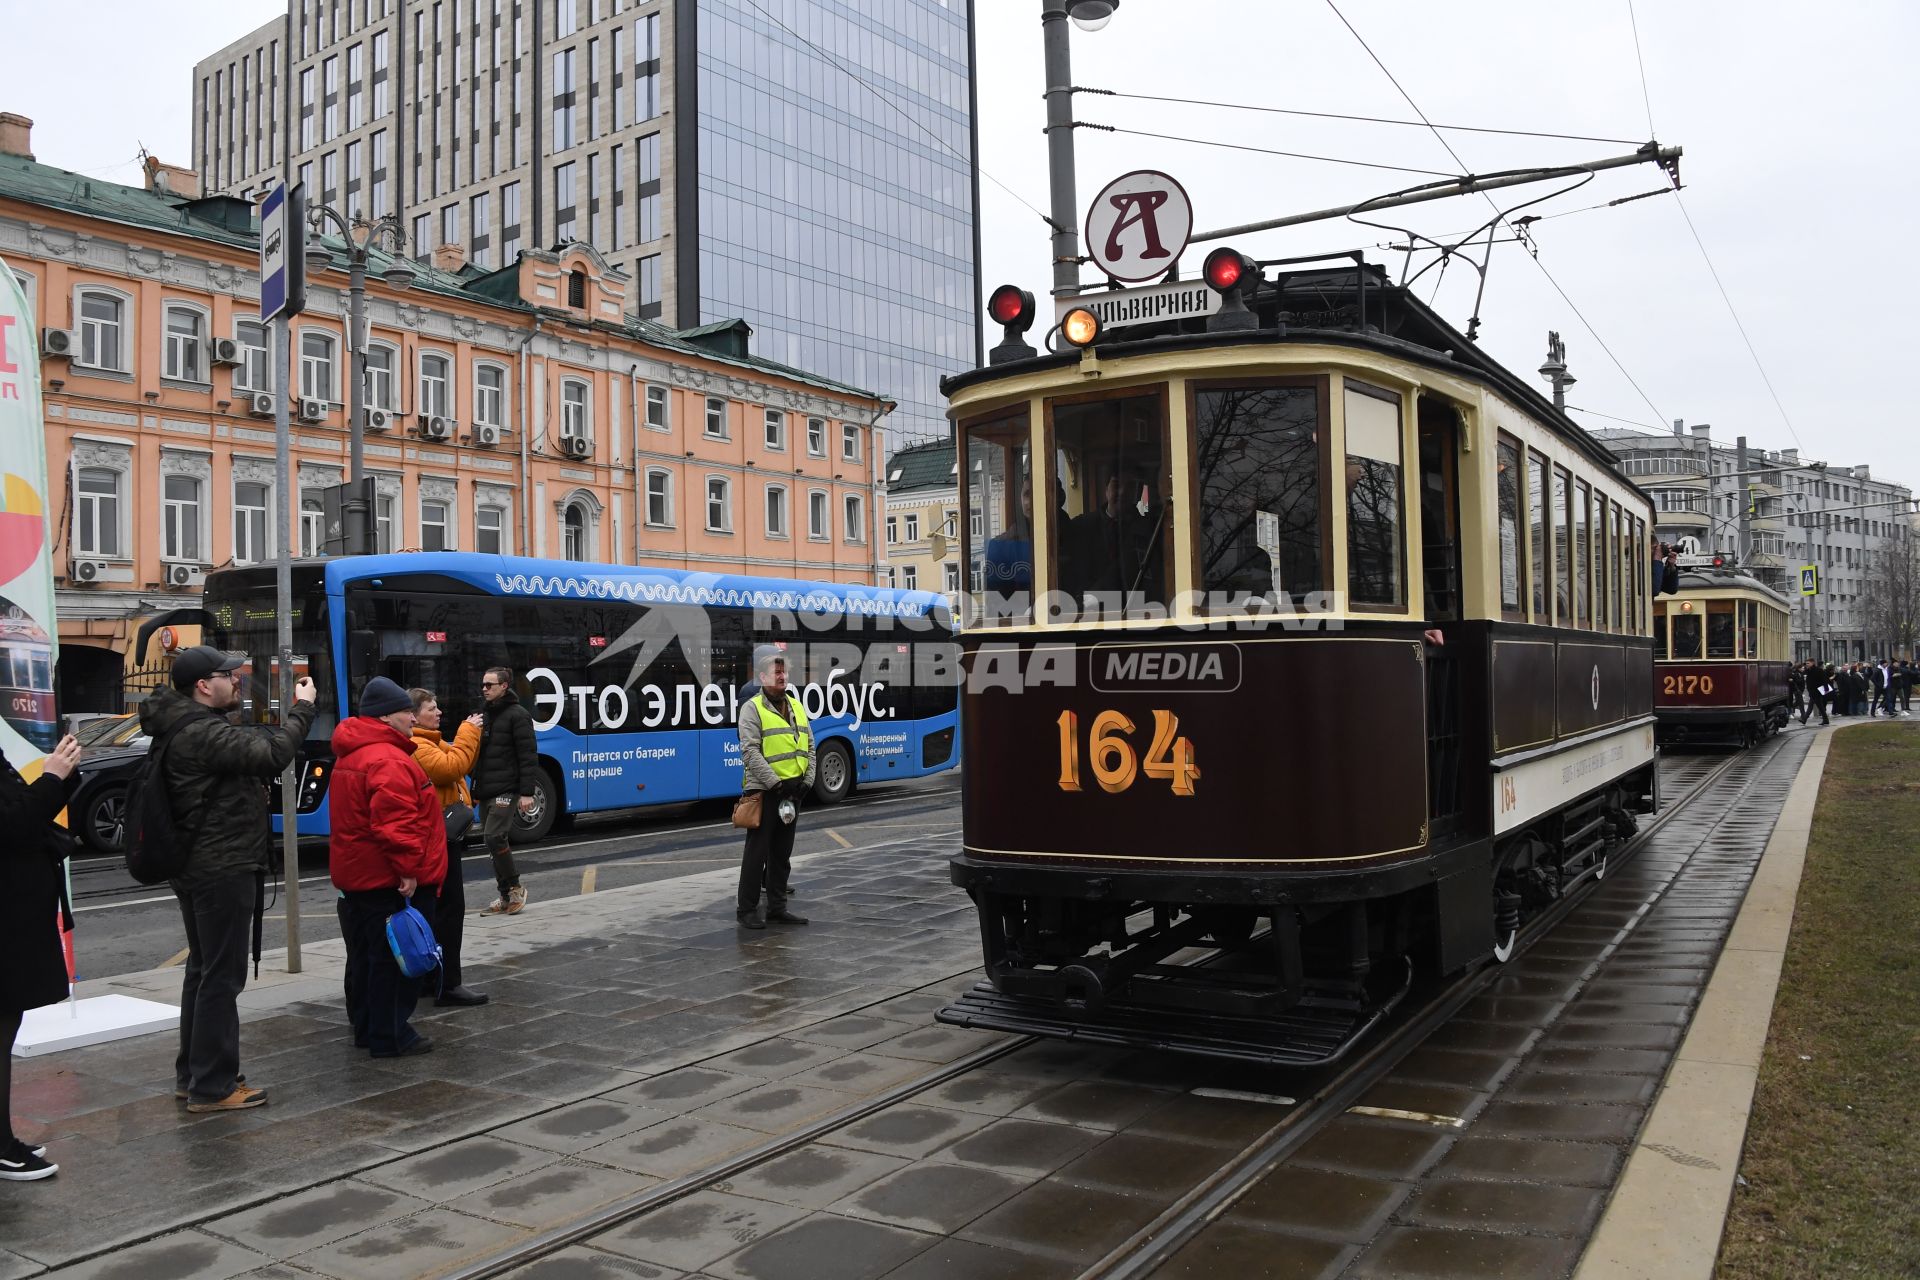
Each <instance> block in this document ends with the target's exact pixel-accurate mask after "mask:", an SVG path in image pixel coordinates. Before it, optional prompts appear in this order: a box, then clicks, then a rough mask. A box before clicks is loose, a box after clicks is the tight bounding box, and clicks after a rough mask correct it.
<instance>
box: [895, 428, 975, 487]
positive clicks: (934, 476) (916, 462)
mask: <svg viewBox="0 0 1920 1280" xmlns="http://www.w3.org/2000/svg"><path fill="white" fill-rule="evenodd" d="M959 483H960V479H959V477H958V476H956V475H954V473H953V442H952V441H950V440H935V441H933V442H931V443H929V444H913V445H908V446H907V447H906V448H904V449H899V450H896V451H895V452H894V455H893V456H892V457H891V458H888V459H887V492H888V493H890V494H894V493H910V492H912V491H913V490H915V489H951V488H953V487H954V486H956V485H958V484H959Z"/></svg>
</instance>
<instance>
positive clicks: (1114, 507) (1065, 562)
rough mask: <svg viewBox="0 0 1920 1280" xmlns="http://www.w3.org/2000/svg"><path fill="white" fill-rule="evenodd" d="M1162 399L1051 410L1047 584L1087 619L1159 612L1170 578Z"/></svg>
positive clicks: (1169, 485)
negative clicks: (1051, 509) (1051, 496)
mask: <svg viewBox="0 0 1920 1280" xmlns="http://www.w3.org/2000/svg"><path fill="white" fill-rule="evenodd" d="M1164 406H1165V400H1164V396H1163V394H1162V393H1161V392H1160V390H1159V389H1155V390H1154V391H1151V392H1149V393H1148V394H1146V395H1138V394H1134V395H1128V396H1123V397H1119V398H1115V399H1107V400H1095V401H1082V402H1080V403H1075V404H1055V405H1054V407H1053V430H1054V446H1055V452H1054V458H1053V460H1052V461H1053V465H1054V474H1053V475H1052V476H1050V477H1048V478H1047V480H1046V483H1045V487H1046V488H1049V489H1051V490H1052V491H1053V494H1054V501H1055V503H1056V504H1057V505H1056V509H1055V511H1054V517H1053V518H1054V536H1053V539H1052V561H1053V563H1052V565H1051V566H1050V567H1051V569H1052V570H1053V573H1052V578H1053V581H1054V582H1056V583H1058V584H1060V590H1062V591H1064V592H1066V593H1067V594H1068V595H1069V596H1071V597H1072V599H1073V602H1074V606H1075V608H1076V609H1077V610H1079V613H1080V616H1081V617H1083V618H1091V617H1093V616H1095V614H1101V615H1106V616H1116V617H1117V616H1124V615H1122V614H1121V610H1122V609H1123V608H1124V609H1125V610H1126V612H1127V613H1128V614H1132V613H1135V612H1137V611H1138V610H1140V609H1142V608H1145V607H1151V606H1158V607H1160V608H1164V607H1165V606H1166V603H1167V593H1168V590H1169V587H1170V585H1171V583H1172V580H1173V526H1172V518H1173V511H1172V509H1171V507H1172V503H1171V495H1172V493H1173V477H1172V474H1171V472H1170V470H1169V464H1168V448H1167V440H1166V433H1167V427H1166V412H1165V407H1164Z"/></svg>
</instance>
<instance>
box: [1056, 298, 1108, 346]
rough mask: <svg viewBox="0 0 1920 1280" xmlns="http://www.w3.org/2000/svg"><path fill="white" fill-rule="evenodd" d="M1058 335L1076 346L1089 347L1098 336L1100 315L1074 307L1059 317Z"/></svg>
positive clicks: (1097, 339) (1083, 308)
mask: <svg viewBox="0 0 1920 1280" xmlns="http://www.w3.org/2000/svg"><path fill="white" fill-rule="evenodd" d="M1060 336H1061V337H1063V338H1065V339H1066V340H1067V342H1068V343H1069V344H1071V345H1073V346H1076V347H1090V346H1092V345H1093V344H1094V343H1095V342H1097V341H1099V338H1100V317H1099V316H1096V315H1095V314H1093V312H1091V311H1089V310H1087V309H1086V308H1085V307H1075V308H1074V309H1073V310H1071V311H1069V312H1067V314H1066V315H1064V316H1062V317H1061V318H1060Z"/></svg>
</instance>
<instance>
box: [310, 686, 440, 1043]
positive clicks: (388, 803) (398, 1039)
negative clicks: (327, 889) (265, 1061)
mask: <svg viewBox="0 0 1920 1280" xmlns="http://www.w3.org/2000/svg"><path fill="white" fill-rule="evenodd" d="M412 732H413V699H412V698H410V697H408V696H407V691H406V690H405V689H402V688H401V687H400V686H399V685H397V684H395V683H394V682H393V681H391V680H389V679H387V678H386V677H385V676H375V677H374V678H373V679H371V680H369V681H367V687H366V688H365V689H364V690H362V691H361V694H360V706H359V714H358V715H356V716H354V717H353V718H352V719H349V720H343V721H341V722H340V727H339V728H338V729H335V730H334V731H333V755H334V767H333V781H332V784H331V785H330V787H329V791H330V794H331V796H332V808H333V835H332V838H331V840H330V842H329V844H330V851H329V859H330V863H331V869H332V872H333V883H334V887H335V888H337V889H339V890H340V892H341V894H342V895H343V896H344V897H345V899H346V917H347V946H348V947H349V948H351V949H353V950H355V951H357V952H358V953H359V955H360V957H361V964H362V967H363V970H364V972H365V974H366V1004H365V1007H364V1008H363V1009H360V1010H351V1009H350V1010H348V1013H349V1014H350V1015H351V1016H352V1017H353V1019H354V1028H353V1029H354V1032H355V1036H356V1039H357V1038H359V1036H361V1035H363V1034H364V1036H365V1038H366V1042H367V1047H368V1048H369V1049H371V1050H372V1051H373V1056H374V1057H376V1058H399V1057H405V1056H409V1055H412V1054H416V1053H426V1052H427V1051H429V1050H430V1049H432V1048H433V1041H431V1040H429V1039H427V1037H425V1036H423V1035H421V1034H420V1033H419V1032H417V1031H415V1030H414V1029H413V1028H412V1026H410V1025H409V1024H408V1019H410V1018H411V1017H413V1007H414V1005H415V1004H416V1003H418V1002H419V999H420V983H419V980H418V979H414V978H408V977H406V976H405V975H403V974H402V973H401V972H400V966H399V964H398V963H397V962H395V960H394V958H393V950H392V948H391V947H390V946H389V945H388V943H387V918H388V917H389V916H391V915H393V914H394V913H395V912H397V911H399V910H400V909H401V908H402V907H403V906H405V905H406V904H407V902H408V900H409V899H410V900H411V901H412V903H413V905H414V908H415V909H416V910H418V911H419V912H420V913H421V914H422V915H424V916H426V917H427V918H428V919H429V920H431V919H433V906H434V898H435V896H436V893H437V891H438V889H439V886H440V882H441V881H442V880H444V879H445V878H446V874H447V828H446V825H445V823H444V821H443V820H442V818H441V816H440V802H439V798H438V797H437V796H436V795H435V794H434V790H433V783H431V782H430V781H428V780H427V775H426V773H425V771H424V770H422V769H421V768H420V766H419V764H417V763H416V762H415V761H414V758H413V752H414V744H413V737H412Z"/></svg>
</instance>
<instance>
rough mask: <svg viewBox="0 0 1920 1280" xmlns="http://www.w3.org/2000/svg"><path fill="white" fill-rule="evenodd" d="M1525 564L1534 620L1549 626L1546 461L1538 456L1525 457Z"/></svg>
mask: <svg viewBox="0 0 1920 1280" xmlns="http://www.w3.org/2000/svg"><path fill="white" fill-rule="evenodd" d="M1527 523H1528V525H1529V527H1530V529H1531V533H1530V534H1529V535H1528V538H1527V552H1528V554H1527V564H1528V569H1529V573H1530V575H1531V580H1532V582H1533V620H1534V621H1535V622H1540V623H1548V624H1551V623H1552V622H1553V615H1552V614H1550V613H1549V612H1547V566H1548V565H1549V564H1551V563H1552V562H1551V561H1550V560H1549V559H1548V558H1547V539H1548V536H1549V531H1550V530H1549V525H1548V523H1547V460H1546V459H1545V458H1543V457H1541V456H1540V455H1539V454H1537V453H1529V454H1528V455H1527Z"/></svg>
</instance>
